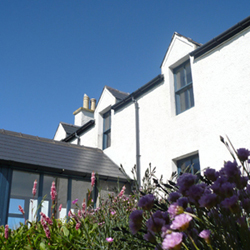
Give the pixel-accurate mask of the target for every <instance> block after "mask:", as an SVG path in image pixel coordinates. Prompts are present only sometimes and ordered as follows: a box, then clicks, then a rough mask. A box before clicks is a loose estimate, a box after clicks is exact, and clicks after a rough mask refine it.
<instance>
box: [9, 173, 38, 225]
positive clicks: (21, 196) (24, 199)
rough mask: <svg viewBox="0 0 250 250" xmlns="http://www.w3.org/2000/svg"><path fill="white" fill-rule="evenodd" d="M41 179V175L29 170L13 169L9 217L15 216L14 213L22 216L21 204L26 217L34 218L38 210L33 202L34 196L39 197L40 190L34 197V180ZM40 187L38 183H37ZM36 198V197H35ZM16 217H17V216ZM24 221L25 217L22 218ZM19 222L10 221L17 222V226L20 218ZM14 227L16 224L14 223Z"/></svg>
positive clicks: (28, 218) (27, 218)
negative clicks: (19, 207)
mask: <svg viewBox="0 0 250 250" xmlns="http://www.w3.org/2000/svg"><path fill="white" fill-rule="evenodd" d="M35 180H37V181H38V180H39V175H38V174H34V173H29V172H22V171H16V170H14V171H13V176H12V182H11V191H10V203H9V218H13V215H14V214H17V215H19V216H22V214H21V212H20V211H19V210H18V206H19V205H20V206H21V207H22V208H23V210H24V212H25V214H24V216H25V219H26V220H30V221H32V220H33V219H34V214H33V213H35V212H34V211H35V210H36V209H35V207H34V206H33V205H34V204H33V203H31V200H32V201H33V198H37V195H38V192H36V194H35V196H34V197H33V194H32V189H33V185H34V181H35ZM37 189H38V184H37ZM35 200H36V199H35ZM15 218H16V217H15ZM22 220H23V221H24V219H22ZM16 221H17V222H13V219H12V221H10V223H16V224H15V226H18V225H19V221H20V218H18V219H16ZM13 227H14V224H13Z"/></svg>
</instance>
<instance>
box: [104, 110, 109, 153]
mask: <svg viewBox="0 0 250 250" xmlns="http://www.w3.org/2000/svg"><path fill="white" fill-rule="evenodd" d="M102 118H103V138H102V141H103V142H102V149H103V150H104V149H106V148H108V147H110V146H111V110H109V111H107V112H106V113H104V114H103V115H102ZM107 118H108V123H109V126H108V128H107V129H105V127H106V119H107ZM108 136H110V139H109V140H108Z"/></svg>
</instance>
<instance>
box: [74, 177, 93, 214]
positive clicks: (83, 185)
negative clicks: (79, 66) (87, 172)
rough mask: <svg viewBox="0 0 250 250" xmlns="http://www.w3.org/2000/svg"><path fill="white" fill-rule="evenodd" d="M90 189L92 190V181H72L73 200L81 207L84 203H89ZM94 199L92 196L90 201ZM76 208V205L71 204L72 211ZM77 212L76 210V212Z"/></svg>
mask: <svg viewBox="0 0 250 250" xmlns="http://www.w3.org/2000/svg"><path fill="white" fill-rule="evenodd" d="M88 189H89V190H90V189H91V179H90V178H89V181H80V180H72V190H71V199H72V201H73V200H76V199H78V201H77V204H78V205H79V207H81V206H82V203H83V201H84V200H85V201H86V202H87V197H88ZM91 198H92V197H91V196H90V199H91ZM75 208H76V205H74V204H72V203H71V209H72V211H73V210H74V209H75ZM74 212H76V210H75V211H74Z"/></svg>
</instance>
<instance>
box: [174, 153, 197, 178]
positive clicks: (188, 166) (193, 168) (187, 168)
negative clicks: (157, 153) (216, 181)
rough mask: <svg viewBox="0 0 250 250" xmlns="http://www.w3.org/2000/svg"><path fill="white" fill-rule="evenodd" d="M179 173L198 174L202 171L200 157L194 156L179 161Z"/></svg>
mask: <svg viewBox="0 0 250 250" xmlns="http://www.w3.org/2000/svg"><path fill="white" fill-rule="evenodd" d="M177 171H178V174H180V173H192V174H196V173H197V172H199V171H200V161H199V155H198V154H196V155H192V156H189V157H186V158H184V159H181V160H179V161H177Z"/></svg>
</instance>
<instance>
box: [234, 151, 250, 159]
mask: <svg viewBox="0 0 250 250" xmlns="http://www.w3.org/2000/svg"><path fill="white" fill-rule="evenodd" d="M237 155H238V157H239V159H240V161H246V160H247V159H248V157H249V156H250V151H249V150H247V149H246V148H239V149H238V150H237Z"/></svg>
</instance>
